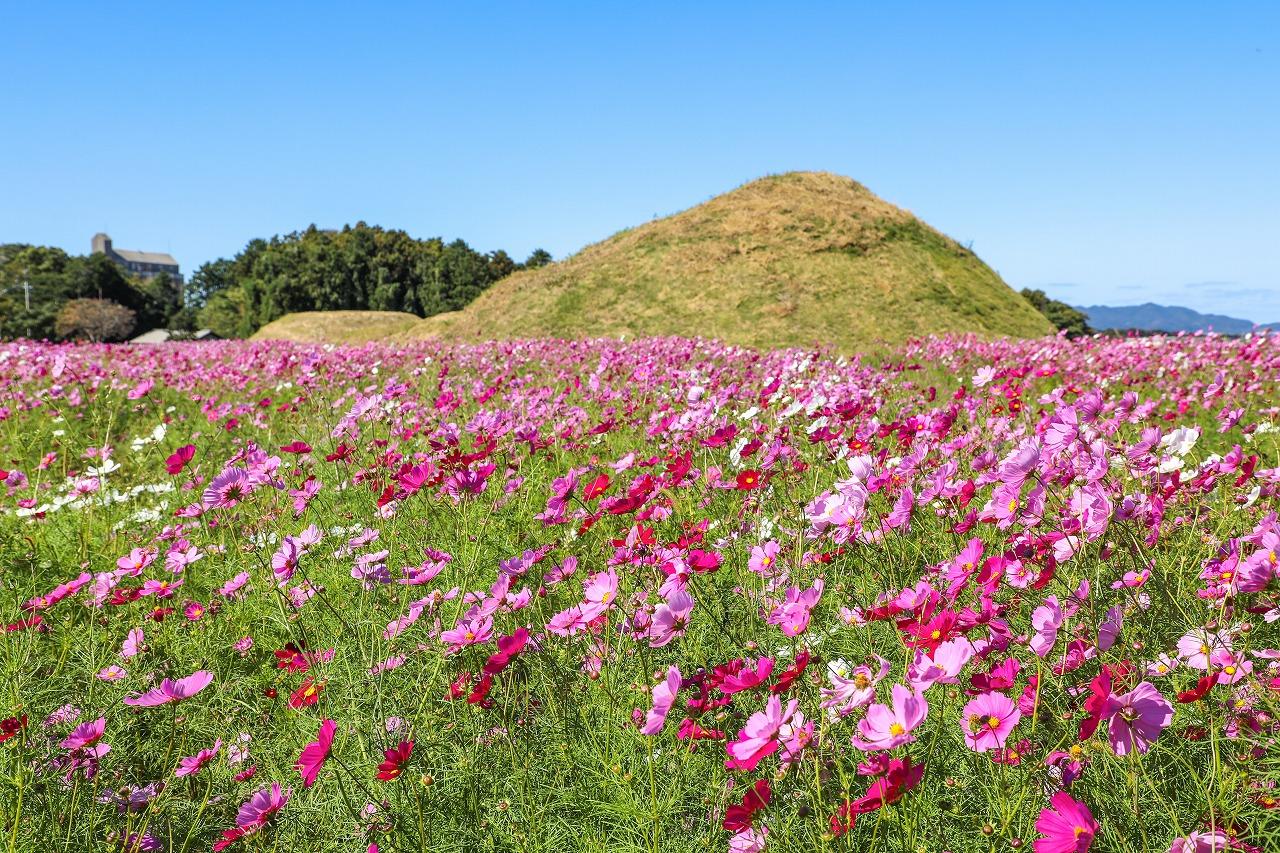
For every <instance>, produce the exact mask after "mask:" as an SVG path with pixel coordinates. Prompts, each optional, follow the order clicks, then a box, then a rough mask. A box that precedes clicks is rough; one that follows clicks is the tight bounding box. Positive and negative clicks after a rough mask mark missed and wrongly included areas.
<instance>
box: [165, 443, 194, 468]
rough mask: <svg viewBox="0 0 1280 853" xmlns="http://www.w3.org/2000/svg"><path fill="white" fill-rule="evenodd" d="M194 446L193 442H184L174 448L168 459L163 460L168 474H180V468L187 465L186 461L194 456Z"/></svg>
mask: <svg viewBox="0 0 1280 853" xmlns="http://www.w3.org/2000/svg"><path fill="white" fill-rule="evenodd" d="M195 455H196V446H195V445H194V444H184V445H183V446H182V447H179V448H178V449H177V450H175V451H174V452H173V453H172V454H171V455H170V456H169V458H168V459H166V460H164V467H165V470H167V471H168V472H169V473H170V474H181V473H182V469H183V468H186V467H187V463H188V462H190V461H191V460H192V459H194V458H195Z"/></svg>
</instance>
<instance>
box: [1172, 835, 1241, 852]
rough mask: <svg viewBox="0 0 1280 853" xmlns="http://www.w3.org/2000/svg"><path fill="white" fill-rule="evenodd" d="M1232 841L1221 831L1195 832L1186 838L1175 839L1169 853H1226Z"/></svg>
mask: <svg viewBox="0 0 1280 853" xmlns="http://www.w3.org/2000/svg"><path fill="white" fill-rule="evenodd" d="M1230 845H1231V839H1230V838H1228V837H1227V834H1226V833H1225V832H1223V831H1222V830H1220V829H1215V830H1213V831H1212V832H1193V833H1191V834H1190V835H1188V836H1187V837H1186V838H1175V839H1174V841H1173V844H1171V845H1169V853H1225V851H1227V850H1229V849H1230Z"/></svg>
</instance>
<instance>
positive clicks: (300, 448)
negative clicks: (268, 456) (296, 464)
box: [280, 441, 311, 455]
mask: <svg viewBox="0 0 1280 853" xmlns="http://www.w3.org/2000/svg"><path fill="white" fill-rule="evenodd" d="M280 452H281V453H294V454H298V455H301V454H303V453H310V452H311V445H309V444H307V443H306V442H305V441H291V442H289V443H288V444H286V445H284V446H283V447H281V448H280Z"/></svg>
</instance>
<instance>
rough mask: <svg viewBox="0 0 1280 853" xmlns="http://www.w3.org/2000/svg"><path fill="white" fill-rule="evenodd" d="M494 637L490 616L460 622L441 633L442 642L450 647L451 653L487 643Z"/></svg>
mask: <svg viewBox="0 0 1280 853" xmlns="http://www.w3.org/2000/svg"><path fill="white" fill-rule="evenodd" d="M492 636H493V618H492V617H490V616H482V617H478V618H476V619H470V620H468V621H466V622H463V621H462V620H459V621H458V624H457V625H455V626H454V627H453V628H451V629H450V630H448V631H442V632H441V633H440V642H442V643H447V644H448V645H449V651H450V652H451V653H452V652H456V651H457V650H459V649H461V648H463V647H464V646H474V645H477V644H479V643H487V642H489V639H490V638H491V637H492Z"/></svg>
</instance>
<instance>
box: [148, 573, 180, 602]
mask: <svg viewBox="0 0 1280 853" xmlns="http://www.w3.org/2000/svg"><path fill="white" fill-rule="evenodd" d="M180 586H182V579H181V578H177V579H175V580H163V581H158V580H147V581H144V582H143V584H142V594H143V595H154V596H155V597H156V598H169V597H171V596H172V595H173V594H174V593H175V592H177V590H178V587H180Z"/></svg>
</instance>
